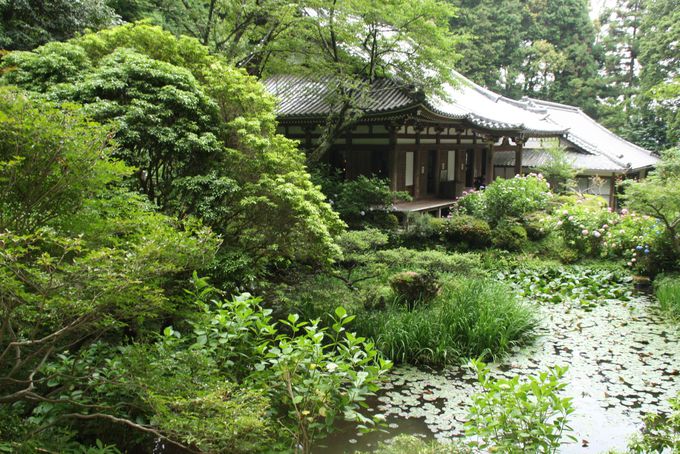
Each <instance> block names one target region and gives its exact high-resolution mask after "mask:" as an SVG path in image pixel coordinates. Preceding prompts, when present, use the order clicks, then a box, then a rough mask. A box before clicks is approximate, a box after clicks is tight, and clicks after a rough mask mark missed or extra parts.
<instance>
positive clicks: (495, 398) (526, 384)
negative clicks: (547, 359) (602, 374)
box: [467, 362, 575, 454]
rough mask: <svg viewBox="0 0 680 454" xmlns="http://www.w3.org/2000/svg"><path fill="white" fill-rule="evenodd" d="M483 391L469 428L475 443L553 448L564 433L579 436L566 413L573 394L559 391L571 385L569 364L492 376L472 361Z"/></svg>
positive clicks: (480, 445)
mask: <svg viewBox="0 0 680 454" xmlns="http://www.w3.org/2000/svg"><path fill="white" fill-rule="evenodd" d="M472 364H473V367H474V368H475V369H476V370H477V374H478V380H479V382H480V384H481V385H482V387H483V388H484V392H483V393H479V394H477V395H475V396H474V397H473V402H474V403H473V405H472V408H471V409H470V420H469V422H468V423H467V434H468V435H470V436H473V437H476V439H477V442H476V443H475V444H474V446H476V447H478V448H480V449H482V450H491V451H500V452H540V453H546V454H547V453H555V452H557V450H558V449H559V448H560V446H561V445H562V444H563V443H564V441H565V438H569V439H571V440H575V437H573V436H572V435H568V436H567V437H564V436H563V435H564V434H565V433H569V432H571V431H572V429H571V427H570V426H569V422H568V417H569V415H570V414H571V413H573V412H574V406H573V404H572V399H571V398H569V397H562V396H561V395H560V394H561V392H562V391H564V389H565V388H566V387H567V385H566V383H565V382H564V380H563V379H564V376H565V374H566V372H567V368H566V367H560V366H555V367H554V368H552V369H551V370H548V371H546V372H541V373H539V374H538V375H537V376H532V377H526V378H524V379H522V377H519V376H514V377H512V378H510V379H495V380H494V379H491V378H490V377H489V371H488V369H487V368H486V366H484V365H483V364H480V363H475V362H473V363H472Z"/></svg>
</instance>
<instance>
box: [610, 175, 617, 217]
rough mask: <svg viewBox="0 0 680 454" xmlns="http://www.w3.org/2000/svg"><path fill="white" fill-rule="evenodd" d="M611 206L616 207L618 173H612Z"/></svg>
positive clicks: (613, 208)
mask: <svg viewBox="0 0 680 454" xmlns="http://www.w3.org/2000/svg"><path fill="white" fill-rule="evenodd" d="M609 206H610V207H611V209H612V210H615V209H616V174H615V173H612V176H611V177H610V181H609Z"/></svg>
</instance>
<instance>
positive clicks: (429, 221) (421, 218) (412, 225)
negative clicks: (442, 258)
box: [401, 213, 446, 248]
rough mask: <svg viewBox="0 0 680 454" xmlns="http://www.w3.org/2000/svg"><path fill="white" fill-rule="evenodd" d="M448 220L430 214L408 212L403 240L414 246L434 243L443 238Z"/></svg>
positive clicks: (402, 234)
mask: <svg viewBox="0 0 680 454" xmlns="http://www.w3.org/2000/svg"><path fill="white" fill-rule="evenodd" d="M445 224H446V221H445V220H444V219H441V218H435V217H433V216H430V215H429V214H423V213H408V215H407V217H406V228H405V230H404V231H403V232H402V233H401V241H402V242H403V243H405V244H407V245H409V246H413V247H421V248H422V247H425V246H428V245H433V244H435V243H437V242H439V240H440V239H441V236H442V233H443V231H444V229H445Z"/></svg>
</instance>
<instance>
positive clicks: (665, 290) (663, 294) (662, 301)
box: [654, 275, 680, 323]
mask: <svg viewBox="0 0 680 454" xmlns="http://www.w3.org/2000/svg"><path fill="white" fill-rule="evenodd" d="M654 293H655V294H656V299H657V300H658V301H659V306H660V307H661V310H662V311H664V312H665V313H666V314H668V315H669V316H670V318H671V319H672V320H673V321H674V322H676V323H680V276H678V275H674V276H671V275H667V276H661V277H658V278H657V279H656V280H655V281H654Z"/></svg>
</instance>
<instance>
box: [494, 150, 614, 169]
mask: <svg viewBox="0 0 680 454" xmlns="http://www.w3.org/2000/svg"><path fill="white" fill-rule="evenodd" d="M566 153H567V159H568V160H570V161H571V163H572V165H573V166H574V168H576V169H580V170H587V171H591V172H622V171H623V170H625V169H624V168H623V167H621V166H620V165H617V164H615V163H613V162H612V161H610V160H609V159H607V158H606V157H604V156H602V155H598V154H590V153H578V152H574V151H567V152H566ZM549 160H550V155H549V154H548V153H546V152H545V151H541V150H540V149H526V148H525V149H524V150H523V152H522V166H523V167H539V166H542V165H544V164H547V163H548V162H549ZM493 163H494V165H496V166H504V167H514V166H515V152H514V151H496V152H495V153H494V158H493Z"/></svg>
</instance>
